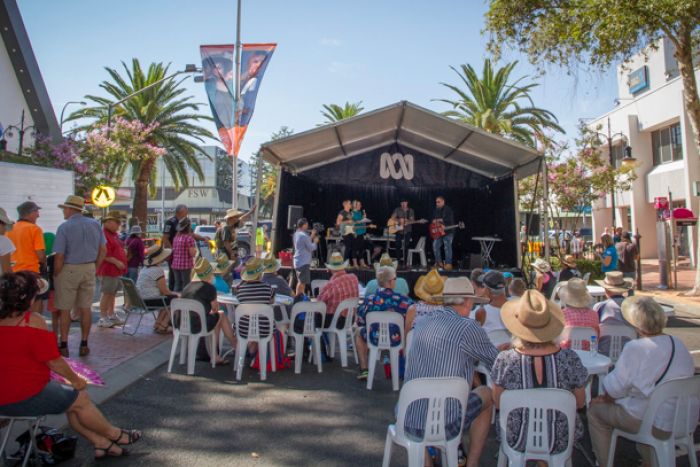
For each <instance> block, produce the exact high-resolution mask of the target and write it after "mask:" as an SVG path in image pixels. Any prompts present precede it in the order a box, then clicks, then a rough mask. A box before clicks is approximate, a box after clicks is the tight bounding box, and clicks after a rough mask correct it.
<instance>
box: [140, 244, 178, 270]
mask: <svg viewBox="0 0 700 467" xmlns="http://www.w3.org/2000/svg"><path fill="white" fill-rule="evenodd" d="M172 252H173V250H171V249H170V248H163V247H162V246H160V245H153V246H152V247H150V248H148V249H147V250H146V259H145V260H146V265H147V266H153V265H154V264H160V263H162V262H163V261H165V260H166V259H168V256H170V254H171V253H172Z"/></svg>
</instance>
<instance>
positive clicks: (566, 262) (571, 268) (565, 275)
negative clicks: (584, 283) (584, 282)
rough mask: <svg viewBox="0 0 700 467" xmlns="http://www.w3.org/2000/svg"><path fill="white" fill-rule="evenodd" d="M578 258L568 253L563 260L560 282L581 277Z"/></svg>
mask: <svg viewBox="0 0 700 467" xmlns="http://www.w3.org/2000/svg"><path fill="white" fill-rule="evenodd" d="M577 267H578V266H577V264H576V258H575V257H574V255H566V256H564V259H562V260H561V271H559V282H565V281H568V280H569V279H573V278H574V277H581V273H580V272H579V271H578V269H577Z"/></svg>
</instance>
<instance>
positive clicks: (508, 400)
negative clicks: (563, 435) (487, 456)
mask: <svg viewBox="0 0 700 467" xmlns="http://www.w3.org/2000/svg"><path fill="white" fill-rule="evenodd" d="M516 409H523V410H525V411H527V414H528V424H527V428H526V429H527V439H526V443H525V451H524V452H520V451H516V450H515V449H513V448H512V447H511V446H510V445H509V444H508V440H507V439H508V435H507V433H508V426H507V425H508V424H507V421H508V415H509V414H510V413H511V412H512V411H513V410H516ZM550 411H551V412H550ZM554 411H557V412H561V413H562V414H564V416H565V417H566V423H567V426H568V436H567V441H568V443H567V445H566V449H565V450H564V451H563V452H560V453H559V454H551V453H550V452H549V446H550V445H551V443H550V439H549V426H550V424H549V421H548V419H547V418H548V417H547V414H548V413H552V417H553V416H554V413H556V412H554ZM575 420H576V398H575V397H574V395H573V394H572V393H570V392H569V391H564V390H562V389H549V388H539V389H517V390H508V391H503V393H502V394H501V401H500V415H499V417H498V423H499V426H500V428H501V437H502V440H501V449H500V450H499V452H498V466H499V467H504V466H506V465H509V466H523V465H525V462H526V461H527V460H541V461H545V462H547V465H553V466H554V465H567V466H571V465H572V463H571V454H572V452H573V449H574V436H575V430H574V423H575Z"/></svg>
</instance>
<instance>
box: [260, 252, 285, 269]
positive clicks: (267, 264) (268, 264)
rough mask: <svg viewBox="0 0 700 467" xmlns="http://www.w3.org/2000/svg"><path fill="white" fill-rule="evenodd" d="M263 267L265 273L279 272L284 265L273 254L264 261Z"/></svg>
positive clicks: (268, 255) (269, 254)
mask: <svg viewBox="0 0 700 467" xmlns="http://www.w3.org/2000/svg"><path fill="white" fill-rule="evenodd" d="M263 266H264V268H265V272H277V271H279V269H280V268H281V267H282V263H281V262H280V260H278V259H277V258H275V257H274V256H273V255H272V253H268V254H267V256H265V259H263Z"/></svg>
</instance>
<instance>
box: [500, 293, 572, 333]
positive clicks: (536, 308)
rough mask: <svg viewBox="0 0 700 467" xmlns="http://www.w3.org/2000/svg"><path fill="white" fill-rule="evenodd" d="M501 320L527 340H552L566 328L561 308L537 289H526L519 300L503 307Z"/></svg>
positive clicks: (510, 329)
mask: <svg viewBox="0 0 700 467" xmlns="http://www.w3.org/2000/svg"><path fill="white" fill-rule="evenodd" d="M501 320H502V321H503V324H504V325H505V326H506V328H507V329H508V330H509V331H510V333H511V334H513V335H514V336H516V337H519V338H521V339H523V340H525V341H527V342H535V343H538V342H539V343H542V342H550V341H553V340H554V339H556V338H557V336H558V335H559V334H561V331H562V329H564V314H563V313H562V312H561V308H559V306H558V305H557V304H556V303H554V302H553V301H551V300H547V299H546V298H545V296H544V295H542V294H541V293H539V292H538V291H536V290H532V289H530V290H526V291H525V293H524V294H523V296H522V297H520V299H519V300H511V301H509V302H506V303H504V304H503V306H502V307H501Z"/></svg>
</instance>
